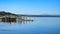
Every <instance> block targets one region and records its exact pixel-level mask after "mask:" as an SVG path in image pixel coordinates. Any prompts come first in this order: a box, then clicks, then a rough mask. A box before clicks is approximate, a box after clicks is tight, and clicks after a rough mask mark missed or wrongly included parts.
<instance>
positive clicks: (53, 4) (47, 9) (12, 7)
mask: <svg viewBox="0 0 60 34" xmlns="http://www.w3.org/2000/svg"><path fill="white" fill-rule="evenodd" d="M1 10H3V11H6V12H12V13H16V14H60V0H0V11H1Z"/></svg>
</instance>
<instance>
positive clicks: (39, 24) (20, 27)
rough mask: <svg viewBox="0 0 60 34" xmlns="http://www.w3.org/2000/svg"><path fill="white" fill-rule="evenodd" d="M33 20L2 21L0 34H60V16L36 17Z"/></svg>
mask: <svg viewBox="0 0 60 34" xmlns="http://www.w3.org/2000/svg"><path fill="white" fill-rule="evenodd" d="M32 19H33V20H34V21H33V22H23V23H15V24H7V23H4V24H2V23H0V34H60V17H34V18H32Z"/></svg>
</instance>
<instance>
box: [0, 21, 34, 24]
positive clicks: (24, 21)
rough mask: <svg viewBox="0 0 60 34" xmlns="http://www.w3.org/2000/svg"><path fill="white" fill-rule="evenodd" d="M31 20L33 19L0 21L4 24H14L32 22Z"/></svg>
mask: <svg viewBox="0 0 60 34" xmlns="http://www.w3.org/2000/svg"><path fill="white" fill-rule="evenodd" d="M33 21H34V20H22V21H17V22H0V23H5V24H15V23H18V24H26V23H29V22H33Z"/></svg>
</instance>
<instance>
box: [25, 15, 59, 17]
mask: <svg viewBox="0 0 60 34" xmlns="http://www.w3.org/2000/svg"><path fill="white" fill-rule="evenodd" d="M25 16H28V17H60V15H25Z"/></svg>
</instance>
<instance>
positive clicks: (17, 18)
mask: <svg viewBox="0 0 60 34" xmlns="http://www.w3.org/2000/svg"><path fill="white" fill-rule="evenodd" d="M25 21H26V22H28V21H29V22H31V21H33V20H31V19H30V17H28V16H14V15H5V16H0V22H8V23H12V22H14V23H16V22H25Z"/></svg>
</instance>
